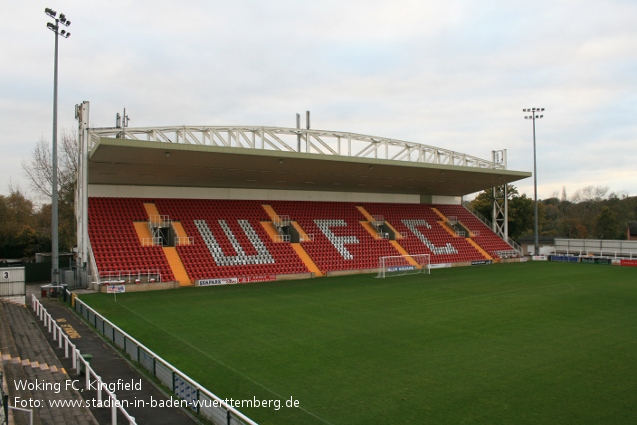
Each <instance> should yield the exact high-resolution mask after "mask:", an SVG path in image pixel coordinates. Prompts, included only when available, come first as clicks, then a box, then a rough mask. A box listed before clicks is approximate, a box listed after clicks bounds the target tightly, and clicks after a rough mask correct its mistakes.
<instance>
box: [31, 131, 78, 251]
mask: <svg viewBox="0 0 637 425" xmlns="http://www.w3.org/2000/svg"><path fill="white" fill-rule="evenodd" d="M59 141H60V143H59V145H58V147H59V149H58V224H59V227H58V234H59V247H60V249H61V250H63V251H70V250H71V249H72V248H73V246H74V244H75V212H74V202H75V188H76V183H77V167H78V158H79V146H78V142H77V134H76V132H74V131H67V130H63V131H62V132H61V135H60V138H59ZM52 156H53V155H52V153H51V145H50V144H49V143H47V142H46V141H45V140H44V139H40V141H39V142H38V143H37V144H36V146H35V149H34V151H33V155H32V156H31V158H30V159H29V160H24V161H22V169H23V170H24V172H25V174H26V176H27V178H28V180H29V185H30V187H31V189H32V190H33V191H34V192H35V194H36V196H37V197H38V198H39V199H48V200H50V199H51V190H52V187H53V161H52ZM45 205H46V204H45ZM45 205H43V207H42V209H43V210H46V207H45ZM48 205H49V208H48V211H49V213H50V211H51V209H50V203H49V204H48ZM41 224H42V223H41ZM46 227H48V229H49V232H50V229H51V215H50V214H49V216H48V224H47V225H46ZM38 233H39V232H38ZM41 236H42V235H40V237H39V238H38V240H40V242H45V239H42V237H41ZM49 249H50V238H49Z"/></svg>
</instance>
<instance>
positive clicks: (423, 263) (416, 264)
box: [376, 254, 431, 278]
mask: <svg viewBox="0 0 637 425" xmlns="http://www.w3.org/2000/svg"><path fill="white" fill-rule="evenodd" d="M430 264H431V261H430V255H429V254H414V255H393V256H391V257H380V258H379V259H378V276H376V277H381V278H385V277H392V276H402V275H406V274H417V273H426V274H429V273H430V267H429V265H430Z"/></svg>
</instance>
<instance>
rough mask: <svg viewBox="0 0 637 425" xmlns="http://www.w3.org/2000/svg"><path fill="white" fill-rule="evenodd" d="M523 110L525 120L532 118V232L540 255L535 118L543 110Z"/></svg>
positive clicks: (536, 253) (536, 252)
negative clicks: (533, 212)
mask: <svg viewBox="0 0 637 425" xmlns="http://www.w3.org/2000/svg"><path fill="white" fill-rule="evenodd" d="M522 111H523V112H527V113H530V114H531V115H527V116H525V117H524V118H525V119H527V120H533V199H534V202H535V214H534V219H533V222H534V223H533V233H534V235H535V251H534V255H540V251H539V245H540V244H539V236H538V225H537V155H536V149H535V120H539V119H540V118H543V117H544V115H540V113H543V112H544V108H526V109H523V110H522Z"/></svg>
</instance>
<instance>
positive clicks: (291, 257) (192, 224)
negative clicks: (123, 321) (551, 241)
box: [76, 102, 531, 286]
mask: <svg viewBox="0 0 637 425" xmlns="http://www.w3.org/2000/svg"><path fill="white" fill-rule="evenodd" d="M76 117H77V119H78V123H79V137H80V161H79V172H78V173H79V174H78V190H77V195H76V218H77V224H78V240H77V246H78V265H79V266H80V267H83V269H84V270H87V271H88V273H87V274H86V275H87V277H86V282H85V284H86V285H88V284H92V285H96V284H104V283H111V282H120V283H132V284H134V283H138V284H155V283H159V282H163V283H166V282H171V283H172V284H173V285H174V286H176V285H177V283H178V284H179V285H182V286H185V285H199V286H204V285H211V284H222V283H240V282H256V281H265V280H277V279H286V278H287V279H290V278H309V277H323V276H329V275H336V274H349V273H352V274H353V273H372V272H376V270H377V269H378V267H379V259H380V258H382V257H391V256H401V255H402V256H404V258H405V260H404V264H405V265H406V266H409V264H410V260H409V256H410V255H416V254H429V255H430V257H429V258H430V264H431V265H432V266H433V267H448V266H456V265H471V264H484V263H488V262H497V261H503V260H504V259H507V261H514V260H515V258H516V257H519V256H520V255H521V254H522V252H521V251H520V249H519V247H518V246H516V245H515V244H514V243H513V242H512V241H510V240H507V234H506V233H507V231H506V229H507V228H506V214H507V205H506V196H505V197H504V199H501V200H498V199H494V217H496V219H495V220H494V222H493V223H485V222H484V221H483V220H481V219H479V218H478V217H477V216H476V215H474V214H473V213H472V212H471V211H469V210H468V209H467V208H465V207H464V206H463V205H462V203H461V201H462V197H463V196H464V195H467V194H471V193H474V192H477V191H481V190H485V189H490V188H496V187H500V186H504V187H506V184H508V183H511V182H515V181H518V180H521V179H524V178H527V177H529V176H530V175H531V174H530V173H528V172H522V171H512V170H508V169H507V167H506V151H505V150H503V151H494V152H493V157H492V159H491V160H484V159H480V158H476V157H473V156H470V155H466V154H462V153H459V152H454V151H450V150H448V149H442V148H437V147H433V146H428V145H423V144H419V143H411V142H405V141H400V140H395V139H389V138H384V137H374V136H367V135H360V134H353V133H347V132H337V131H323V130H314V129H301V128H279V127H260V126H256V127H248V126H243V127H238V126H237V127H232V126H227V127H221V126H181V127H155V128H128V127H126V126H122V125H117V126H116V127H112V128H90V127H89V126H88V123H89V103H88V102H83V103H82V104H79V105H77V107H76ZM495 192H496V191H495V190H494V193H495Z"/></svg>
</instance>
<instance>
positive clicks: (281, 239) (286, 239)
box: [274, 235, 290, 242]
mask: <svg viewBox="0 0 637 425" xmlns="http://www.w3.org/2000/svg"><path fill="white" fill-rule="evenodd" d="M274 241H275V242H290V235H275V237H274Z"/></svg>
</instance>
